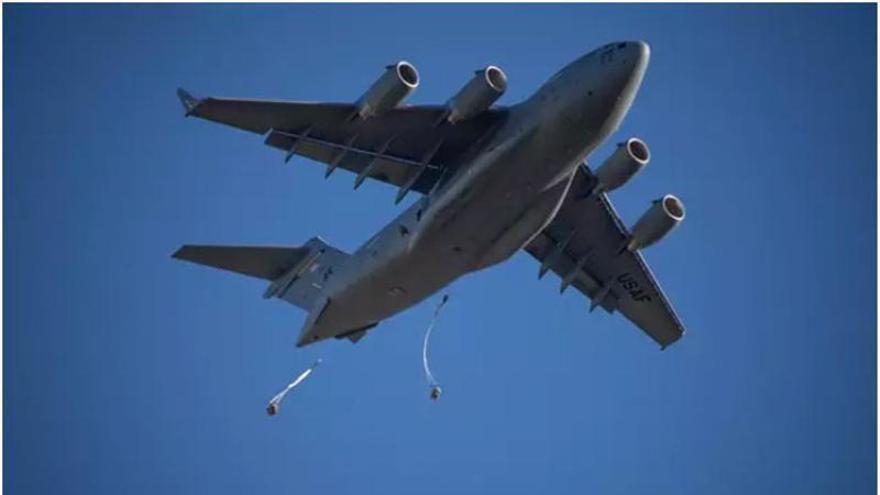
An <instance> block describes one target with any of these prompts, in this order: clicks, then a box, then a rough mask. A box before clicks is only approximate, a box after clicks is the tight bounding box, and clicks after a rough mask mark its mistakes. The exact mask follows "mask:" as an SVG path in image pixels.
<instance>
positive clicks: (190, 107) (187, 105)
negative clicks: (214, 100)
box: [177, 88, 202, 117]
mask: <svg viewBox="0 0 880 495" xmlns="http://www.w3.org/2000/svg"><path fill="white" fill-rule="evenodd" d="M177 97H178V98H179V99H180V103H181V104H182V105H183V109H184V111H185V112H186V114H185V115H186V116H187V117H189V116H190V115H192V114H193V112H194V111H195V109H196V107H198V106H199V103H201V102H202V100H200V99H198V98H196V97H195V96H193V95H191V94H189V93H188V92H187V91H186V90H185V89H183V88H177Z"/></svg>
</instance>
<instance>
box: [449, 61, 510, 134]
mask: <svg viewBox="0 0 880 495" xmlns="http://www.w3.org/2000/svg"><path fill="white" fill-rule="evenodd" d="M474 74H475V75H474V77H473V78H472V79H471V80H470V81H468V83H467V84H465V85H464V87H463V88H461V90H460V91H459V92H458V93H456V94H455V96H453V97H452V98H451V99H450V100H449V103H447V106H448V107H449V110H448V113H447V116H446V120H447V121H448V122H449V123H450V124H455V123H456V122H460V121H462V120H466V119H469V118H471V117H474V116H475V115H479V114H480V113H482V112H484V111H486V110H487V109H488V108H489V107H490V106H492V103H495V100H497V99H498V98H500V97H501V95H503V94H504V91H505V90H507V75H506V74H504V71H503V70H501V69H500V68H499V67H495V66H494V65H490V66H488V67H486V68H485V69H480V70H478V71H476V72H475V73H474Z"/></svg>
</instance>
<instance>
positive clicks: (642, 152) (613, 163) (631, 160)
mask: <svg viewBox="0 0 880 495" xmlns="http://www.w3.org/2000/svg"><path fill="white" fill-rule="evenodd" d="M650 160H651V152H650V151H648V145H647V144H645V142H644V141H642V140H641V139H639V138H635V137H632V138H629V139H627V140H626V141H625V142H623V143H620V144H619V145H618V146H617V149H616V150H615V151H614V153H613V154H612V155H611V156H609V157H608V159H607V160H605V161H604V162H603V163H602V166H600V167H599V168H598V169H597V170H596V173H595V175H596V179H598V180H597V182H596V187H595V189H594V190H595V192H604V191H613V190H615V189H617V188H619V187H620V186H622V185H624V184H626V183H627V182H629V180H630V179H632V178H633V177H635V175H636V174H637V173H639V172H640V171H641V170H642V169H643V168H645V165H647V164H648V162H649V161H650Z"/></svg>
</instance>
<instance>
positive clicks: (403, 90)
mask: <svg viewBox="0 0 880 495" xmlns="http://www.w3.org/2000/svg"><path fill="white" fill-rule="evenodd" d="M418 86H419V71H417V70H416V68H415V66H413V65H412V64H411V63H409V62H406V61H403V60H401V61H400V62H397V63H396V64H393V65H389V66H387V67H385V73H384V74H382V76H381V77H379V79H378V80H376V82H374V83H373V85H372V86H370V89H368V90H367V92H366V93H364V95H363V96H361V98H360V99H359V100H358V101H357V109H358V116H359V117H360V118H362V119H369V118H370V117H375V116H379V115H382V114H383V113H385V112H387V111H389V110H391V109H392V108H394V107H396V106H397V105H399V104H400V102H402V101H403V100H404V99H405V98H406V97H407V96H409V94H410V93H412V92H413V91H414V90H415V89H416V88H417V87H418Z"/></svg>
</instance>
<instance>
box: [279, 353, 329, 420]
mask: <svg viewBox="0 0 880 495" xmlns="http://www.w3.org/2000/svg"><path fill="white" fill-rule="evenodd" d="M319 364H321V360H320V359H318V360H317V361H315V364H313V365H312V366H311V367H310V368H308V369H307V370H305V371H303V372H302V373H300V374H299V376H297V377H296V378H295V379H294V380H293V381H292V382H290V383H289V384H288V385H287V386H286V387H284V390H282V391H281V392H278V393H277V394H276V395H275V397H272V400H270V401H269V405H268V407H266V412H268V413H269V416H274V415H275V414H277V413H278V409H280V408H281V401H282V400H284V397H286V396H287V394H288V393H290V391H291V390H293V389H294V388H296V387H297V386H298V385H299V384H300V383H302V382H303V380H305V379H306V378H308V376H309V375H311V374H312V371H314V370H315V368H317V367H318V365H319Z"/></svg>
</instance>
